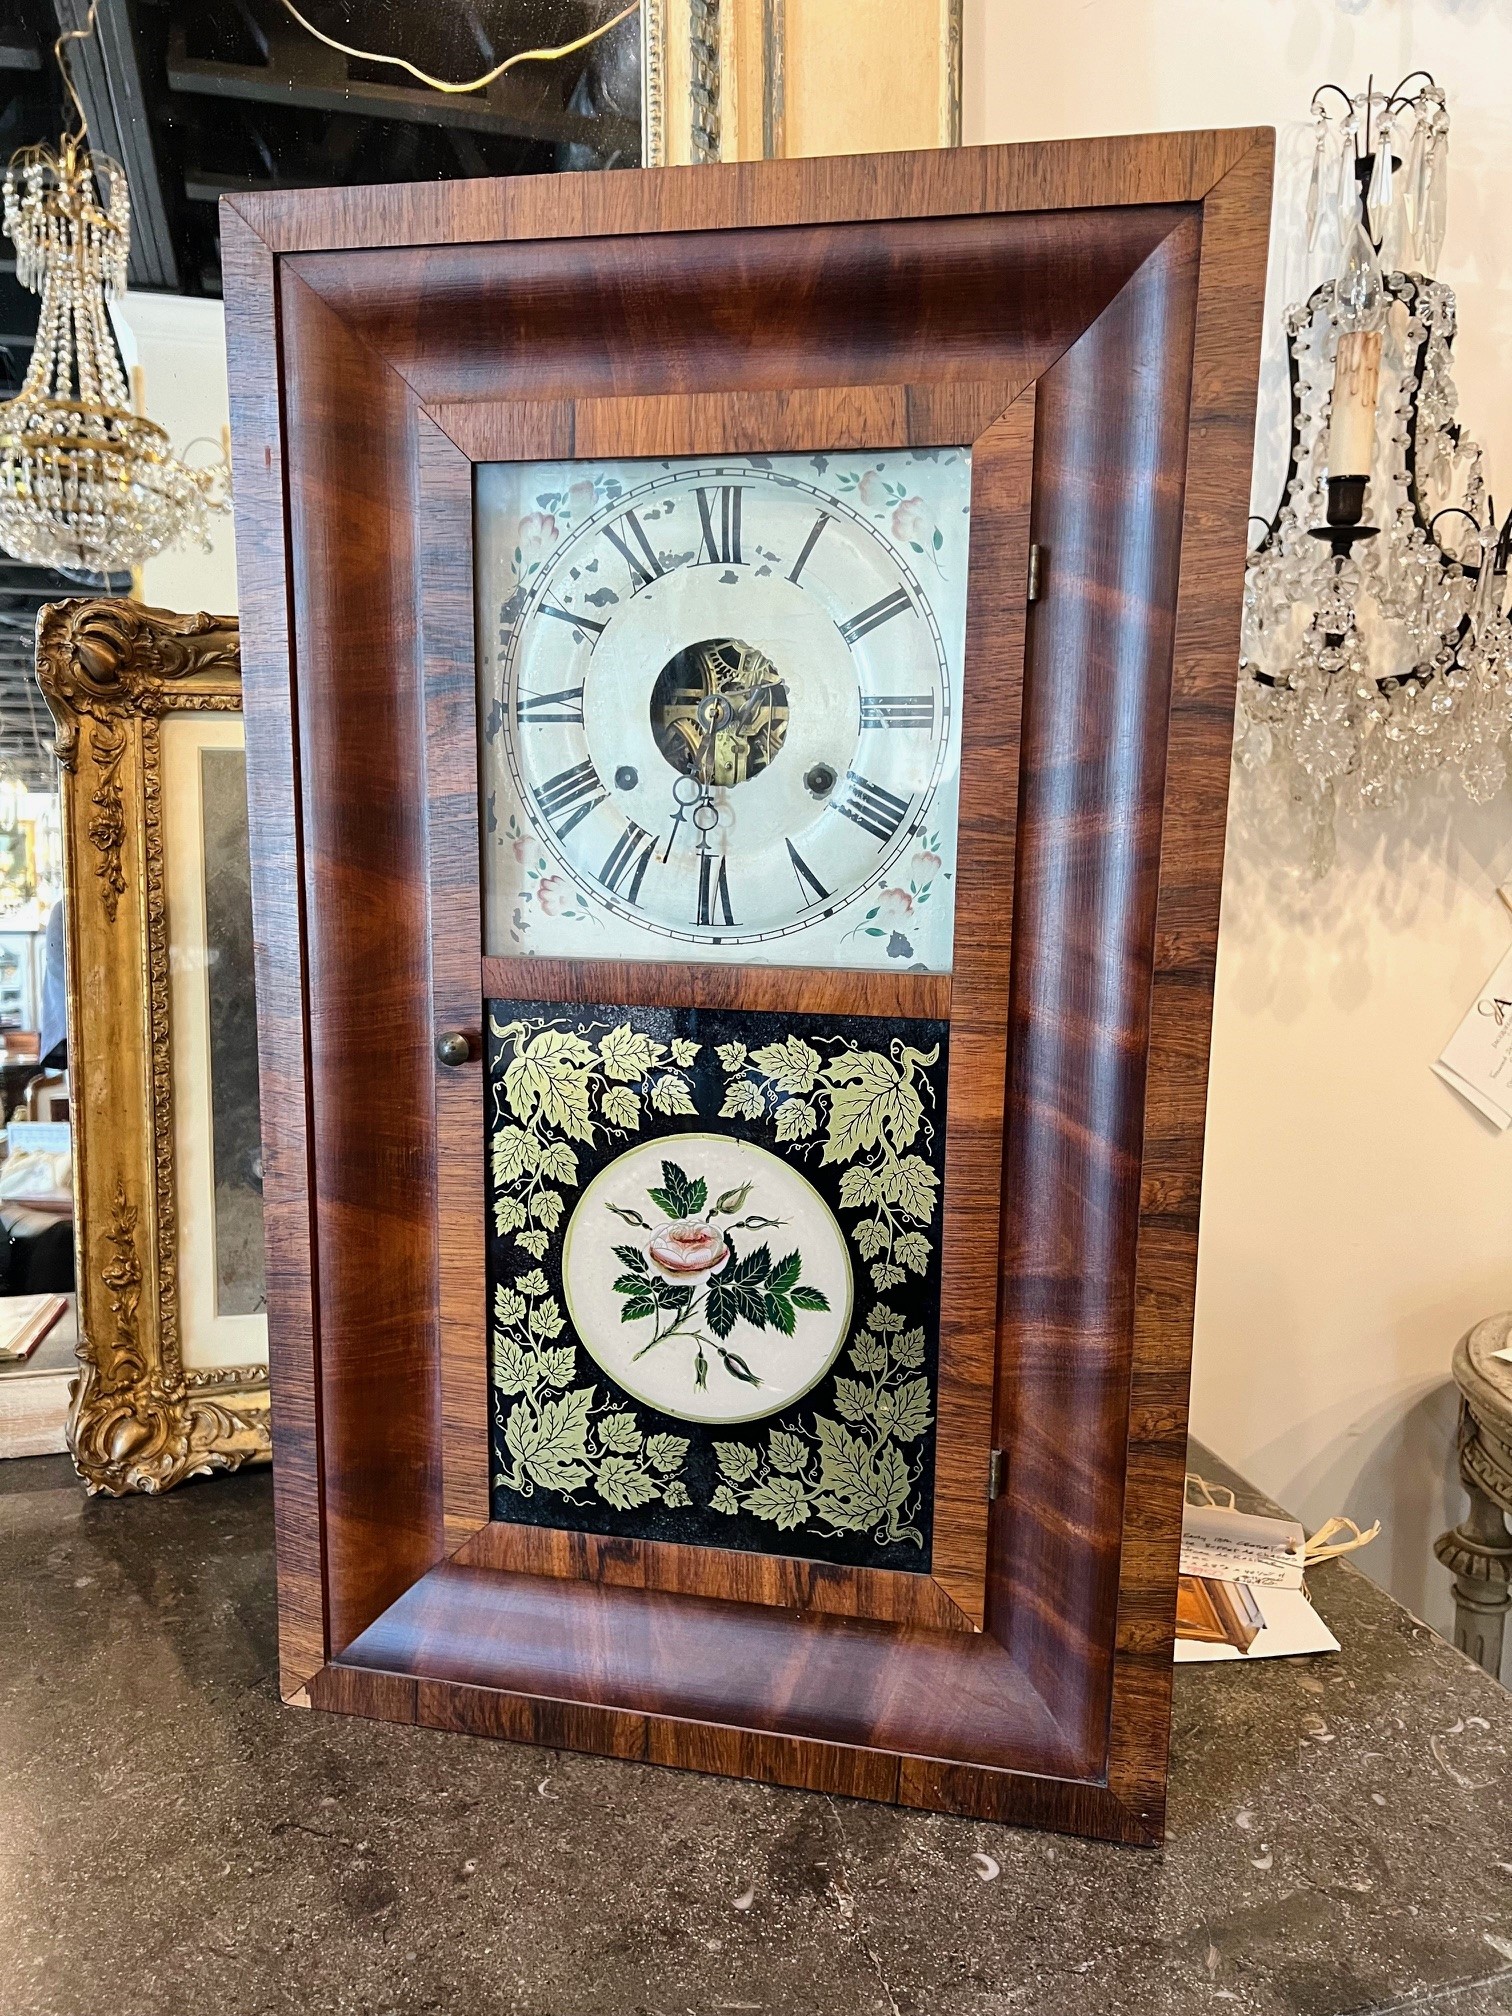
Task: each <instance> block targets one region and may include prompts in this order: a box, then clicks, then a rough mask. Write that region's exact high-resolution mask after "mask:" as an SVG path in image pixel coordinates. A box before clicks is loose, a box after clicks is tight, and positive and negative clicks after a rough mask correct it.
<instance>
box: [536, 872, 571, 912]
mask: <svg viewBox="0 0 1512 2016" xmlns="http://www.w3.org/2000/svg"><path fill="white" fill-rule="evenodd" d="M535 899H536V901H537V903H539V904H540V906H541V915H542V916H543V917H560V916H561V914H562V912H563V911H564V910H565V909H566V908H567V907H568V905H569V904H570V903H571V901H572V884H571V883H570V882H569V881H568V880H567V878H566V876H565V875H543V876H542V877H541V879H540V881H539V882H537V884H536V890H535Z"/></svg>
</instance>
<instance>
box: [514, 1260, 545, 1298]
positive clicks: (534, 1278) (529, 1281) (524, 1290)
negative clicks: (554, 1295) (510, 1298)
mask: <svg viewBox="0 0 1512 2016" xmlns="http://www.w3.org/2000/svg"><path fill="white" fill-rule="evenodd" d="M550 1285H551V1284H550V1283H549V1282H548V1281H547V1279H546V1276H545V1275H544V1274H543V1273H542V1272H541V1270H540V1268H539V1267H532V1268H531V1270H530V1272H529V1273H528V1274H518V1275H516V1277H515V1286H516V1288H518V1289H519V1291H520V1293H521V1294H522V1295H545V1294H546V1293H548V1291H549V1289H550Z"/></svg>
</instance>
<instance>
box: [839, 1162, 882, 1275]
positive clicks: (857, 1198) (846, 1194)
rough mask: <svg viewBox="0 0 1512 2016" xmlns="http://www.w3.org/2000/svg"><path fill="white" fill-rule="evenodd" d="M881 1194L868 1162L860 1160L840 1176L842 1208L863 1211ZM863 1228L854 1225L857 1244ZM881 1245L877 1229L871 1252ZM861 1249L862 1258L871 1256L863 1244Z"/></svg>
mask: <svg viewBox="0 0 1512 2016" xmlns="http://www.w3.org/2000/svg"><path fill="white" fill-rule="evenodd" d="M881 1195H882V1186H881V1184H880V1183H879V1182H878V1181H877V1172H876V1170H875V1169H874V1168H873V1167H872V1165H871V1164H870V1163H869V1162H862V1163H859V1164H858V1165H857V1166H856V1167H855V1168H854V1169H847V1170H846V1172H845V1174H844V1175H843V1176H842V1177H841V1178H840V1204H841V1208H842V1209H843V1210H846V1211H864V1210H865V1208H866V1207H867V1205H868V1204H875V1203H876V1202H877V1200H878V1198H880V1196H881ZM865 1229H866V1228H865V1227H864V1226H861V1225H858V1226H857V1227H856V1242H857V1244H858V1245H859V1244H860V1240H861V1234H862V1232H863V1231H865ZM882 1245H883V1234H882V1232H881V1231H880V1230H878V1232H877V1244H876V1245H875V1246H874V1247H873V1248H872V1253H877V1252H880V1251H881V1249H882ZM861 1251H862V1257H863V1258H864V1259H870V1258H871V1254H870V1253H868V1252H867V1251H866V1249H865V1247H864V1246H863V1247H862V1249H861Z"/></svg>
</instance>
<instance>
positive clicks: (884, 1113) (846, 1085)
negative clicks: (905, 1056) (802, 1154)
mask: <svg viewBox="0 0 1512 2016" xmlns="http://www.w3.org/2000/svg"><path fill="white" fill-rule="evenodd" d="M824 1075H825V1077H826V1078H827V1079H829V1080H830V1082H831V1085H832V1087H833V1089H832V1091H831V1093H830V1119H829V1132H828V1136H827V1138H826V1140H825V1143H824V1152H823V1154H822V1155H821V1156H820V1158H819V1159H820V1161H821V1162H849V1161H850V1160H851V1158H852V1156H854V1155H859V1154H860V1152H861V1150H862V1149H863V1148H875V1147H876V1146H877V1145H878V1143H879V1142H880V1141H881V1140H882V1137H883V1134H884V1132H885V1134H886V1136H887V1138H888V1140H889V1141H891V1143H892V1145H893V1147H894V1148H906V1147H907V1145H908V1143H909V1142H910V1141H912V1140H913V1138H914V1136H915V1135H916V1134H917V1133H918V1131H919V1122H920V1120H921V1119H922V1118H923V1116H924V1106H923V1102H922V1101H921V1099H920V1098H919V1095H918V1093H917V1092H916V1091H915V1090H914V1088H913V1086H912V1085H909V1084H905V1083H904V1081H903V1080H902V1078H900V1077H899V1075H898V1068H897V1066H896V1065H895V1064H894V1063H893V1062H892V1060H891V1058H889V1057H884V1056H883V1055H882V1053H881V1051H879V1050H854V1051H852V1052H851V1053H850V1054H849V1055H848V1056H844V1057H836V1058H834V1059H833V1060H832V1061H831V1062H830V1063H828V1064H827V1065H826V1066H825V1067H824Z"/></svg>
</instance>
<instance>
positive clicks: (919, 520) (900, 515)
mask: <svg viewBox="0 0 1512 2016" xmlns="http://www.w3.org/2000/svg"><path fill="white" fill-rule="evenodd" d="M892 534H893V537H894V539H901V540H902V541H903V543H904V545H905V546H914V547H917V548H918V550H919V551H920V552H921V553H922V552H923V550H924V548H925V547H926V546H927V545H928V544H929V542H930V540H931V538H932V537H933V535H934V520H933V518H931V517H930V515H929V512H928V510H927V508H926V506H925V503H924V500H923V498H922V497H905V498H904V499H903V502H902V503H901V504H900V505H899V506H898V508H897V510H896V511H894V513H893V515H892Z"/></svg>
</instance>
